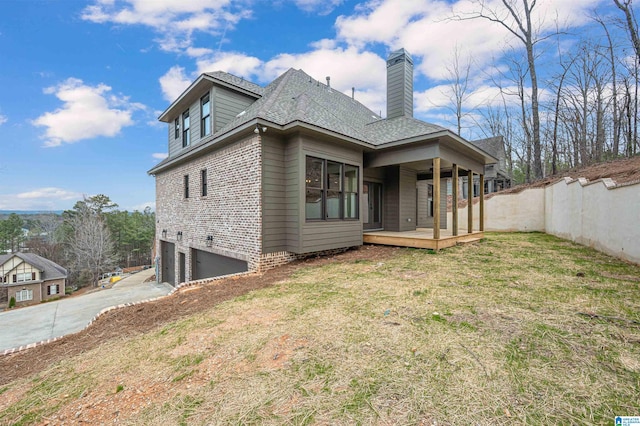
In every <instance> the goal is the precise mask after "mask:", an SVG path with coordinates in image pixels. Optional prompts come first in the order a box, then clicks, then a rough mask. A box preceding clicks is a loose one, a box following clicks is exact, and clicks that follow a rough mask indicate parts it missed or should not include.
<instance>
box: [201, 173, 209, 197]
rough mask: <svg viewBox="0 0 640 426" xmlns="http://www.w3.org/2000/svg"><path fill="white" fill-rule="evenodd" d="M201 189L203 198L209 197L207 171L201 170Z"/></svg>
mask: <svg viewBox="0 0 640 426" xmlns="http://www.w3.org/2000/svg"><path fill="white" fill-rule="evenodd" d="M200 188H201V191H202V192H201V194H202V196H203V197H206V196H207V191H208V189H207V169H202V170H200Z"/></svg>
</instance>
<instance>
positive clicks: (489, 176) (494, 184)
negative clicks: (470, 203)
mask: <svg viewBox="0 0 640 426" xmlns="http://www.w3.org/2000/svg"><path fill="white" fill-rule="evenodd" d="M471 143H472V144H473V145H475V146H477V147H478V148H480V149H481V150H483V151H485V152H487V153H489V154H491V155H492V156H493V157H495V158H497V159H498V162H497V163H496V164H487V165H486V166H485V167H484V193H485V194H491V193H493V192H497V191H500V190H502V189H506V188H511V181H512V178H511V173H509V169H508V168H507V154H506V152H505V150H504V138H503V137H502V136H494V137H492V138H486V139H478V140H474V141H471ZM465 188H466V178H463V179H462V180H461V181H460V192H461V194H462V195H463V198H467V193H466V191H465ZM474 188H475V193H476V194H477V193H478V191H479V180H478V178H477V177H475V178H474Z"/></svg>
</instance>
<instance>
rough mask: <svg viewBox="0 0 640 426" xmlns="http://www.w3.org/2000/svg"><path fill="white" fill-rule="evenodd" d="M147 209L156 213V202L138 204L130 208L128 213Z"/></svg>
mask: <svg viewBox="0 0 640 426" xmlns="http://www.w3.org/2000/svg"><path fill="white" fill-rule="evenodd" d="M147 207H149V208H150V209H151V211H156V202H155V201H147V202H146V203H140V204H137V205H135V206H132V207H131V209H130V210H129V211H136V210H137V211H139V212H144V210H145V209H146V208H147Z"/></svg>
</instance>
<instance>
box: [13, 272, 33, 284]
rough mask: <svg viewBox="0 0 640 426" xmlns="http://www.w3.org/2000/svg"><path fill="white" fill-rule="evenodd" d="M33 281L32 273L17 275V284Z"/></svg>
mask: <svg viewBox="0 0 640 426" xmlns="http://www.w3.org/2000/svg"><path fill="white" fill-rule="evenodd" d="M31 280H32V274H31V272H25V273H20V274H16V281H15V282H17V283H22V282H25V281H31Z"/></svg>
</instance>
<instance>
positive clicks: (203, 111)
mask: <svg viewBox="0 0 640 426" xmlns="http://www.w3.org/2000/svg"><path fill="white" fill-rule="evenodd" d="M200 117H202V118H201V119H200V136H201V137H204V136H207V135H209V134H211V102H210V101H209V94H208V93H207V94H206V95H204V96H203V97H202V98H201V99H200Z"/></svg>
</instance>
